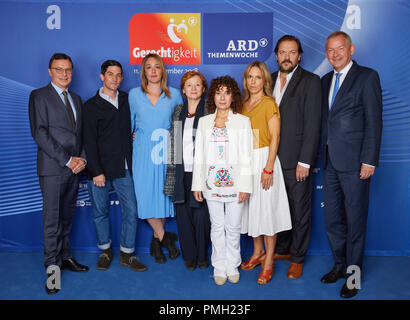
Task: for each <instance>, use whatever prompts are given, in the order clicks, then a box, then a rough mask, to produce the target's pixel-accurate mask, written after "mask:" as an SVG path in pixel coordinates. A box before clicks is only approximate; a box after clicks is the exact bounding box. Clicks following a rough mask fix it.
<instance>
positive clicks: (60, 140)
mask: <svg viewBox="0 0 410 320" xmlns="http://www.w3.org/2000/svg"><path fill="white" fill-rule="evenodd" d="M69 93H70V95H71V98H72V99H73V102H74V105H75V108H76V115H77V118H76V127H75V128H74V127H73V124H72V121H71V118H70V116H69V113H68V111H67V109H66V106H65V104H64V102H63V101H62V99H61V98H60V97H59V95H58V93H57V91H56V90H55V89H54V87H53V86H52V85H51V83H49V84H48V85H47V86H45V87H43V88H40V89H36V90H34V91H32V92H31V95H30V100H29V119H30V127H31V134H32V136H33V138H34V140H35V142H36V143H37V174H38V176H39V182H40V188H41V192H42V195H43V236H44V265H45V267H46V268H47V267H48V266H50V265H58V266H60V267H61V265H62V261H63V260H67V259H70V258H71V257H72V256H71V251H70V244H69V235H70V230H71V225H72V222H73V218H74V212H75V204H76V200H77V193H78V176H77V175H76V174H73V173H72V171H71V170H70V169H69V168H68V167H66V164H67V162H68V161H69V159H70V157H72V156H75V157H80V156H81V157H82V158H83V159H85V156H84V153H83V147H82V140H81V123H82V120H81V106H82V103H81V98H80V97H79V96H78V95H76V94H75V93H73V92H72V91H69Z"/></svg>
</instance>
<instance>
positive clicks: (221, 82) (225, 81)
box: [206, 76, 242, 113]
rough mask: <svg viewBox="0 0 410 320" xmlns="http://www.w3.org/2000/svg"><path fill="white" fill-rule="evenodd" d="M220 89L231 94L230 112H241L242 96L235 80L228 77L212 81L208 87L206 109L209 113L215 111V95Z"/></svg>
mask: <svg viewBox="0 0 410 320" xmlns="http://www.w3.org/2000/svg"><path fill="white" fill-rule="evenodd" d="M222 87H226V89H227V91H228V92H230V93H231V94H232V103H231V110H232V112H233V113H238V112H240V111H241V110H242V94H241V90H240V89H239V87H238V84H237V83H236V81H235V79H234V78H232V77H230V76H222V77H219V78H215V79H212V81H211V85H210V87H209V93H208V100H207V102H206V103H207V106H206V107H207V109H208V112H209V113H214V112H215V111H216V104H215V93H216V92H217V91H218V90H219V89H220V88H222Z"/></svg>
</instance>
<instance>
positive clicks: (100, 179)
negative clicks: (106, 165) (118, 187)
mask: <svg viewBox="0 0 410 320" xmlns="http://www.w3.org/2000/svg"><path fill="white" fill-rule="evenodd" d="M93 183H94V185H95V186H97V187H105V175H104V174H103V173H101V174H100V175H98V176H96V177H94V178H93Z"/></svg>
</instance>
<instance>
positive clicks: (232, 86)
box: [192, 76, 253, 285]
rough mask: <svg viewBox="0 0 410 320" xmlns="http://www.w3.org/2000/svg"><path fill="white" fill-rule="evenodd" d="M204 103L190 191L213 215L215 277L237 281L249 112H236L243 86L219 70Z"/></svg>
mask: <svg viewBox="0 0 410 320" xmlns="http://www.w3.org/2000/svg"><path fill="white" fill-rule="evenodd" d="M208 97H209V98H208V101H207V108H208V111H209V113H210V114H209V115H207V116H205V117H202V118H200V119H199V123H198V129H197V135H196V141H195V157H194V170H193V178H192V191H193V192H194V197H195V199H196V200H197V201H200V202H202V201H203V200H204V199H206V202H207V205H208V209H209V215H210V219H211V242H212V255H211V262H212V266H213V267H214V280H215V283H216V284H218V285H222V284H224V283H225V282H226V279H228V280H229V281H230V282H232V283H237V282H238V281H239V271H238V267H239V265H240V263H241V253H240V231H241V218H242V212H243V210H244V208H245V202H246V201H247V200H248V198H249V194H250V193H251V192H252V166H251V158H252V149H253V145H252V144H253V138H252V129H251V123H250V121H249V118H248V117H245V116H243V115H241V114H239V111H240V110H241V98H242V96H241V92H240V90H239V87H238V84H237V83H236V81H235V80H234V79H233V78H231V77H229V76H223V77H219V78H216V79H213V80H212V81H211V85H210V89H209V95H208Z"/></svg>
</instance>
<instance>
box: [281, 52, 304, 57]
mask: <svg viewBox="0 0 410 320" xmlns="http://www.w3.org/2000/svg"><path fill="white" fill-rule="evenodd" d="M278 53H279V55H280V56H286V55H289V56H291V57H294V56H296V55H297V54H298V53H299V52H298V51H296V50H291V51H284V50H280V51H279V52H278Z"/></svg>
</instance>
